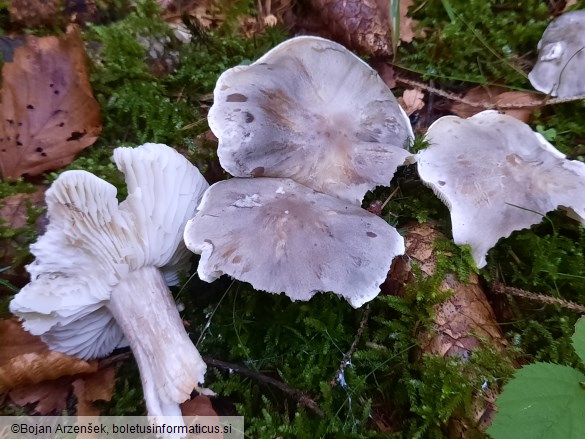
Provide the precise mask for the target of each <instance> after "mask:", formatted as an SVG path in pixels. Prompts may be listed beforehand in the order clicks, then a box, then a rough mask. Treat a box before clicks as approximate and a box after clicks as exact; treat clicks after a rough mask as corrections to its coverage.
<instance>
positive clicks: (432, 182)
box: [418, 111, 585, 267]
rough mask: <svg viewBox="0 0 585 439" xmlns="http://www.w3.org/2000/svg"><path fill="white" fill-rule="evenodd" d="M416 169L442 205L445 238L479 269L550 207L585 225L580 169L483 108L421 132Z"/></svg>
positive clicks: (584, 181) (584, 171) (584, 167)
mask: <svg viewBox="0 0 585 439" xmlns="http://www.w3.org/2000/svg"><path fill="white" fill-rule="evenodd" d="M427 139H428V141H429V142H430V144H431V146H429V147H428V148H427V149H425V150H424V151H422V152H420V153H419V156H418V172H419V174H420V177H421V178H422V180H423V181H424V182H425V183H426V184H427V185H429V186H430V187H431V188H432V189H433V190H434V191H435V193H436V194H437V196H438V197H439V198H441V199H442V200H443V201H444V202H445V204H447V205H448V206H449V210H450V211H451V222H452V227H453V239H454V241H455V242H456V243H457V244H469V245H470V246H471V249H472V255H473V258H474V260H475V262H476V263H477V265H478V266H479V267H483V266H484V265H485V264H486V260H485V256H486V254H487V252H488V250H489V249H490V248H492V247H493V246H494V245H495V244H496V243H497V242H498V240H499V239H500V238H503V237H507V236H509V235H510V234H511V233H512V232H513V231H515V230H520V229H524V228H527V227H530V226H531V225H533V224H537V223H539V222H541V221H542V218H543V215H545V214H546V213H547V212H550V211H552V210H554V209H556V208H558V207H559V206H560V207H563V208H566V209H569V210H571V211H572V212H573V213H574V214H575V215H576V216H577V217H578V218H579V219H580V221H582V222H584V223H585V164H583V163H581V162H577V161H571V160H567V159H565V156H564V155H563V154H562V153H560V152H559V151H558V150H556V149H555V148H554V146H552V145H551V144H550V143H548V142H547V141H546V140H545V139H544V138H543V137H542V136H541V135H540V134H537V133H535V132H533V131H532V130H531V129H530V127H529V126H528V125H526V124H525V123H523V122H520V121H519V120H517V119H515V118H513V117H511V116H506V115H503V114H498V113H497V112H496V111H483V112H481V113H478V114H476V115H475V116H473V117H471V118H469V119H460V118H458V117H456V116H446V117H442V118H441V119H439V120H437V121H436V122H435V123H434V124H433V125H431V127H430V128H429V130H428V132H427Z"/></svg>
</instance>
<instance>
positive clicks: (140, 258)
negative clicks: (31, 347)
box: [10, 144, 208, 416]
mask: <svg viewBox="0 0 585 439" xmlns="http://www.w3.org/2000/svg"><path fill="white" fill-rule="evenodd" d="M114 159H115V162H116V164H117V166H118V168H119V169H120V170H121V171H122V172H124V174H125V177H126V181H127V183H128V197H127V199H126V200H125V201H123V202H122V203H120V204H119V205H118V201H117V199H116V188H115V187H114V186H112V185H111V184H109V183H107V182H105V181H103V180H101V179H99V178H98V177H96V176H94V175H93V174H90V173H88V172H85V171H67V172H64V173H63V174H61V175H60V176H59V178H58V179H57V180H56V181H55V182H54V183H53V185H52V186H51V187H50V188H49V190H48V191H47V193H46V202H47V208H48V216H49V220H50V223H49V225H48V228H47V231H46V233H45V234H44V235H43V236H41V237H40V238H39V240H38V241H37V242H36V243H35V244H33V245H32V246H31V252H32V253H33V255H34V256H35V261H34V262H33V263H32V264H30V265H29V266H28V267H27V270H28V271H29V273H30V275H31V282H30V283H29V284H28V285H26V286H25V287H24V288H23V289H22V290H21V291H20V292H19V293H18V294H17V295H16V296H15V297H14V299H13V300H12V302H11V303H10V310H11V311H12V312H13V313H14V314H16V315H18V316H20V317H21V318H23V319H24V320H25V321H24V324H23V326H24V328H25V329H26V330H28V331H29V332H31V333H32V334H35V335H40V336H41V338H42V339H43V340H44V341H45V342H47V344H48V345H49V347H50V348H51V349H53V350H56V351H60V352H65V353H67V354H70V355H76V356H78V357H81V358H84V359H89V358H94V357H101V356H104V355H107V354H108V353H110V352H111V351H112V350H113V349H115V348H116V347H119V346H122V345H127V344H130V346H131V347H132V350H133V352H134V355H135V356H136V358H137V361H138V363H139V366H140V369H141V377H142V380H143V383H144V391H145V398H146V402H147V407H148V409H149V414H151V415H153V416H157V415H180V410H179V406H178V403H179V402H182V400H184V399H187V398H188V397H189V394H190V393H191V391H192V390H193V388H194V387H196V386H197V384H198V383H201V382H202V381H203V375H204V373H205V363H203V361H202V360H201V358H200V356H199V353H198V352H197V350H196V349H195V347H194V346H193V345H192V343H191V341H190V340H189V338H188V337H187V334H186V333H185V329H184V327H183V324H182V321H181V319H180V317H179V314H178V311H177V309H176V306H175V305H174V302H173V300H172V296H171V295H170V291H169V290H168V288H167V287H166V285H165V284H164V282H163V279H162V276H163V274H162V272H161V271H160V270H159V268H160V267H164V266H167V267H168V266H170V267H171V268H172V269H173V270H174V269H176V268H177V267H185V266H186V264H187V263H188V261H187V259H188V256H189V253H188V252H187V251H186V249H185V247H184V244H183V243H182V239H181V238H182V231H183V228H184V225H185V223H186V222H187V220H188V219H189V218H190V217H192V216H193V214H194V212H195V209H196V206H197V204H198V202H199V200H200V198H201V196H202V194H203V192H204V191H205V189H206V188H207V187H208V185H207V183H206V182H205V179H204V178H203V177H202V176H201V174H200V173H199V171H198V170H197V169H196V168H195V167H194V166H193V165H191V164H190V163H189V162H188V161H187V160H186V159H185V158H184V157H182V156H181V155H180V154H179V153H177V152H176V151H175V150H173V149H171V148H169V147H167V146H166V145H157V144H145V145H143V146H141V147H138V148H117V149H116V150H115V152H114ZM169 275H170V276H169V277H170V278H171V280H174V279H175V278H176V274H175V273H173V271H172V270H171V271H169ZM163 334H164V335H163ZM152 337H156V339H155V340H152V339H151V338H152ZM167 338H174V339H175V340H174V345H171V344H170V343H169V344H168V346H167V345H166V344H167V342H168V340H167ZM181 398H182V399H181ZM161 410H162V412H161Z"/></svg>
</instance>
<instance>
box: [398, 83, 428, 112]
mask: <svg viewBox="0 0 585 439" xmlns="http://www.w3.org/2000/svg"><path fill="white" fill-rule="evenodd" d="M424 97H425V95H424V93H423V92H422V91H421V90H420V89H418V88H415V89H412V90H405V91H404V93H403V94H402V97H400V98H398V103H400V106H401V107H402V108H403V110H404V111H406V114H408V115H409V116H410V115H411V114H412V113H415V112H417V111H419V110H421V109H422V108H423V107H424V106H425V102H424V100H423V99H424Z"/></svg>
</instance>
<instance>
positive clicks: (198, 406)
mask: <svg viewBox="0 0 585 439" xmlns="http://www.w3.org/2000/svg"><path fill="white" fill-rule="evenodd" d="M181 413H182V414H183V416H217V412H216V411H215V410H214V409H213V406H212V405H211V400H210V399H209V398H208V397H207V396H205V395H198V396H196V397H195V398H193V399H190V400H188V401H185V402H184V403H183V404H181Z"/></svg>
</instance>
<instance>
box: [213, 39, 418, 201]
mask: <svg viewBox="0 0 585 439" xmlns="http://www.w3.org/2000/svg"><path fill="white" fill-rule="evenodd" d="M208 118H209V126H210V128H211V130H212V131H213V132H214V134H215V135H216V136H217V137H218V139H219V148H218V156H219V159H220V162H221V165H222V167H223V168H224V169H225V170H227V171H228V172H229V173H230V174H232V175H233V176H236V177H286V178H291V179H293V180H295V181H296V182H297V183H301V184H303V185H305V186H307V187H310V188H312V189H315V190H316V191H319V192H323V193H326V194H329V195H333V196H335V197H338V198H340V199H343V200H347V201H349V202H351V203H354V204H358V205H359V204H360V203H361V201H362V199H363V197H364V195H365V193H366V192H367V191H368V190H370V189H372V188H374V187H375V186H377V185H388V184H389V183H390V180H391V179H392V176H393V175H394V173H395V171H396V169H397V168H398V166H400V165H402V164H404V163H405V162H407V161H408V160H409V158H411V157H412V155H411V154H410V153H409V152H408V151H407V149H406V147H407V146H408V144H409V142H410V140H411V139H412V137H413V133H412V128H411V127H410V122H409V119H408V117H407V116H406V113H404V111H403V110H402V108H401V107H400V105H399V104H398V102H397V101H396V98H395V97H394V96H393V95H392V92H391V91H390V89H388V87H387V86H386V84H384V81H382V79H380V77H379V76H378V75H377V73H376V72H375V71H374V70H373V69H372V68H370V67H369V66H368V65H367V64H366V63H365V62H363V61H362V60H360V59H359V58H358V57H357V56H355V55H354V54H352V53H351V52H350V51H348V50H347V49H345V48H344V47H343V46H341V45H339V44H337V43H334V42H332V41H329V40H326V39H323V38H318V37H297V38H293V39H291V40H288V41H285V42H284V43H282V44H280V45H278V46H276V47H275V48H274V49H272V50H271V51H269V52H268V53H266V54H265V55H264V56H262V57H261V58H260V59H259V60H258V61H256V62H255V63H253V64H251V65H249V66H237V67H234V68H232V69H230V70H227V71H226V72H224V73H223V74H222V75H221V76H220V78H219V80H218V82H217V85H216V87H215V91H214V104H213V106H212V107H211V109H210V111H209V116H208Z"/></svg>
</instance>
